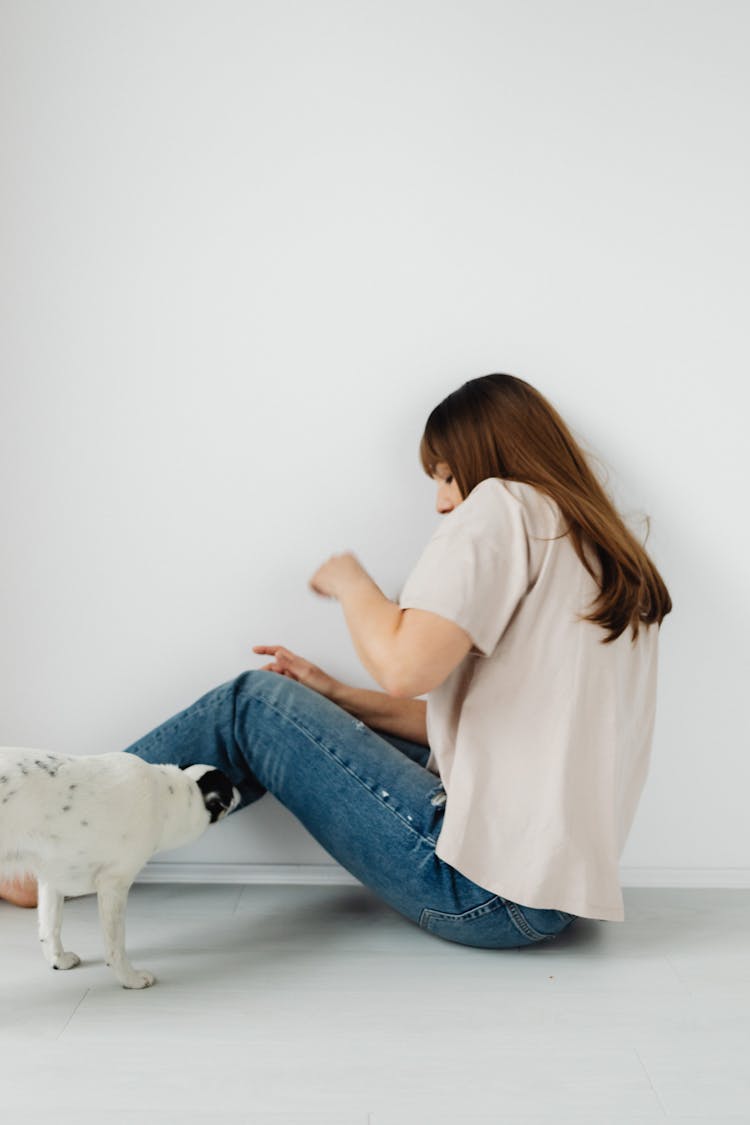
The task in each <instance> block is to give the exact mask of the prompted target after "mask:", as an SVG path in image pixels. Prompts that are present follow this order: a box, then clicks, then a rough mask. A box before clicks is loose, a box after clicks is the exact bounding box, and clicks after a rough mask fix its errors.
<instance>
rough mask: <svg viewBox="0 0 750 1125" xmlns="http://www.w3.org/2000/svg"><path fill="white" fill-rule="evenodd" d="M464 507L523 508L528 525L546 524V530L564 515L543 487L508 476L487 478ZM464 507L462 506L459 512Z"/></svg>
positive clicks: (476, 488) (485, 509) (488, 510)
mask: <svg viewBox="0 0 750 1125" xmlns="http://www.w3.org/2000/svg"><path fill="white" fill-rule="evenodd" d="M464 504H470V505H471V509H472V510H477V511H482V512H492V511H493V510H497V509H498V508H501V507H503V506H504V507H505V508H506V509H508V508H513V507H517V508H520V509H523V512H524V515H525V522H526V524H527V525H531V524H534V525H535V526H536V525H538V524H540V523H542V524H543V525H544V526H545V527H549V526H557V523H558V521H559V519H560V516H561V512H560V508H559V506H558V504H557V501H555V500H553V498H552V497H551V496H549V495H548V494H547V493H546V492H544V491H543V490H542V489H541V488H538V487H537V486H536V485H534V484H529V483H528V482H527V481H520V480H510V479H508V478H506V477H485V479H484V480H481V481H480V482H479V484H477V485H475V487H474V488H473V489H472V490H471V492H470V493H469V495H468V496H467V497H466V500H465V501H464ZM461 507H463V505H459V508H458V509H456V510H457V511H458V510H460V508H461Z"/></svg>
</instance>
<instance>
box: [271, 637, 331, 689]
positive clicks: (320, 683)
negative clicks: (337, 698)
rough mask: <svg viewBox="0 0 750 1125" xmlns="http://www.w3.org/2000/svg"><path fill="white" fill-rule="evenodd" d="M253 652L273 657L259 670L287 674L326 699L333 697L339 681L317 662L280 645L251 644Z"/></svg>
mask: <svg viewBox="0 0 750 1125" xmlns="http://www.w3.org/2000/svg"><path fill="white" fill-rule="evenodd" d="M253 652H259V653H266V654H269V655H271V656H273V657H274V658H275V659H274V660H273V661H272V663H271V664H264V665H263V667H262V668H261V669H260V671H261V672H264V671H267V672H278V673H279V674H280V675H282V676H288V677H289V679H290V680H297V682H298V683H300V684H304V685H305V687H309V688H312V689H313V691H317V692H318V693H319V694H320V695H324V696H325V697H326V699H333V695H334V692H335V690H336V688H337V687H338V686H339V681H338V680H336V679H334V677H333V676H329V675H328V673H327V672H324V671H323V669H322V668H318V666H317V664H311V663H310V661H309V660H305V659H304V657H302V656H297V654H296V653H294V652H292V651H291V650H290V649H288V648H282V646H281V645H253Z"/></svg>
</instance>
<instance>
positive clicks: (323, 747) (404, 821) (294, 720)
mask: <svg viewBox="0 0 750 1125" xmlns="http://www.w3.org/2000/svg"><path fill="white" fill-rule="evenodd" d="M250 698H251V699H252V700H254V701H257V702H259V703H263V704H264V705H265V706H266V707H270V708H271V710H272V711H275V712H276V714H277V715H279V716H281V718H282V719H286V720H288V721H289V722H290V723H292V724H293V725H294V726H296V727H297V729H298V730H300V731H302V733H303V734H304V735H305V737H306V738H309V739H310V741H311V742H313V743H315V745H316V746H319V747H320V749H321V750H323V751H325V753H326V754H328V756H329V757H330V758H332V759H333V760H334V761H335V762H337V763H338V764H339V765H340V766H341V767H342V768H343V769H345V770H346V772H347V773H348V774H350V775H351V777H353V778H354V780H355V781H357V782H358V783H359V784H360V785H361V786H362V788H363V789H366V790H367V792H368V793H371V794H372V795H373V796H374V797H375V798H376V799H377V800H378V801H379V802H380V804H381V805H382V806H383V808H386V809H388V811H389V812H390V813H392V814H393V815H394V816H396V817H398V819H399V820H400V821H401V823H402V824H403V825H404V827H405V828H408V829H409V831H410V832H412V833H413V834H414V835H415V836H416V837H417V839H418V840H421V841H422V842H424V843H426V844H427V845H428V846H429V847H430V848H431V849H434V845H435V840H434V839H431V838H430V837H429V836H425V835H424V834H423V833H422V832H418V831H417V829H416V828H415V827H414V825H413V824H410V823H409V821H408V820H407V819H406V818H405V817H403V816H402V815H401V813H400V812H399V811H398V809H395V808H394V807H393V805H389V804H388V803H387V801H383V800H381V798H380V796H379V795H378V793H377V792H376V790H375V789H373V788H372V787H371V786H369V785H368V784H367V782H365V781H363V780H362V778H361V777H360V776H359V774H358V773H355V771H354V770H353V769H351V768H350V767H349V766H348V765H347V763H346V762H345V761H343V760H342V759H341V758H339V756H338V755H337V754H335V753H334V751H333V750H332V749H331V747H330V746H327V745H326V744H325V743H324V742H321V741H320V740H319V739H318V738H316V737H315V735H314V734H313V732H312V731H311V730H308V729H307V727H305V726H303V725H302V724H301V723H300V722H299V721H298V719H297V718H296V717H294V716H293V715H290V714H289V713H288V712H286V711H282V710H280V709H279V708H278V707H276V706H274V704H273V703H271V702H269V700H267V699H264V698H263V696H261V695H251V696H250ZM236 700H237V697H236V695H235V705H236ZM233 718H234V720H235V722H236V706H235V714H234V716H233ZM232 726H233V731H234V727H235V723H234V722H233V724H232ZM235 742H236V743H237V745H239V743H238V742H237V736H236V734H235ZM415 764H416V763H415Z"/></svg>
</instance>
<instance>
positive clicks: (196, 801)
mask: <svg viewBox="0 0 750 1125" xmlns="http://www.w3.org/2000/svg"><path fill="white" fill-rule="evenodd" d="M240 800H241V797H240V794H239V792H238V790H237V789H235V788H234V786H233V785H232V783H231V782H230V780H229V778H228V777H227V776H226V775H225V774H223V773H222V772H221V771H220V770H217V769H214V768H213V766H207V765H192V766H187V767H186V768H182V767H180V766H175V765H152V764H150V763H149V762H144V761H143V759H141V758H138V757H137V756H136V755H134V754H129V753H127V752H125V751H119V752H115V753H112V754H98V755H89V756H87V757H84V756H82V757H74V756H72V755H67V754H51V753H48V752H47V751H44V750H29V749H24V748H19V747H14V746H3V747H0V878H4V877H8V878H14V877H16V876H18V875H26V874H33V875H35V876H36V878H37V882H38V888H39V889H38V907H37V910H38V921H39V940H40V941H41V943H42V951H43V953H44V956H45V958H46V960H47V961H48V963H49V964H50V965H51V966H52V968H53V969H72V968H74V967H75V966H76V965H79V964H80V961H81V959H80V957H78V956H77V955H76V954H75V953H65V952H64V951H63V947H62V944H61V942H60V929H61V926H62V912H63V903H64V901H65V895H81V894H88V893H90V892H92V891H96V893H97V901H98V905H99V918H100V920H101V924H102V929H103V931H104V941H105V948H106V953H107V964H108V965H109V966H111V968H112V969H113V971H114V973H115V976H116V977H117V979H118V980H119V982H120V983H121V984H122V986H123V988H148V987H149V985H152V984H153V983H154V981H155V979H156V978H155V977H154V975H153V974H152V973H148V972H145V971H139V970H137V969H135V968H134V967H133V966H132V965H131V963H130V961H129V960H128V958H127V955H126V953H125V909H126V905H127V898H128V891H129V890H130V886H131V884H132V882H133V880H134V879H135V877H136V875H137V874H138V872H139V871H140V869H141V868H142V867H143V866H144V864H145V863H146V862H147V861H148V860H149V859H150V858H151V856H152V855H153V854H154V852H158V851H162V850H163V849H164V848H177V847H180V846H181V845H182V844H187V843H190V842H191V841H192V840H196V839H197V838H198V837H199V836H201V835H202V834H203V832H205V830H206V829H207V828H208V826H209V824H213V823H214V822H215V821H217V820H221V819H222V817H225V816H227V815H228V814H229V813H231V812H232V811H233V810H234V809H235V808H237V805H238V804H239V803H240Z"/></svg>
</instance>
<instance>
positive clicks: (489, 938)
mask: <svg viewBox="0 0 750 1125" xmlns="http://www.w3.org/2000/svg"><path fill="white" fill-rule="evenodd" d="M504 908H505V900H504V899H503V898H501V896H500V895H492V897H491V898H488V899H487V900H486V901H485V902H481V903H480V904H479V906H473V907H472V908H471V909H470V910H464V911H462V912H461V913H460V914H450V913H448V912H447V911H445V910H432V909H431V908H430V907H428V906H426V907H425V908H424V910H423V911H422V913H421V914H420V916H419V925H420V926H421V927H422V929H423V930H428V931H429V932H430V933H431V934H435V935H436V936H437V937H441V938H444V939H445V940H446V941H455V942H458V943H459V945H473V946H479V947H486V948H490V949H495V948H497V947H498V946H502V945H504V944H506V943H505V941H503V940H502V937H503V931H504V930H507V926H506V923H505V917H504V914H505V911H504ZM498 911H502V912H503V913H502V915H500V916H499V915H498Z"/></svg>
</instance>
